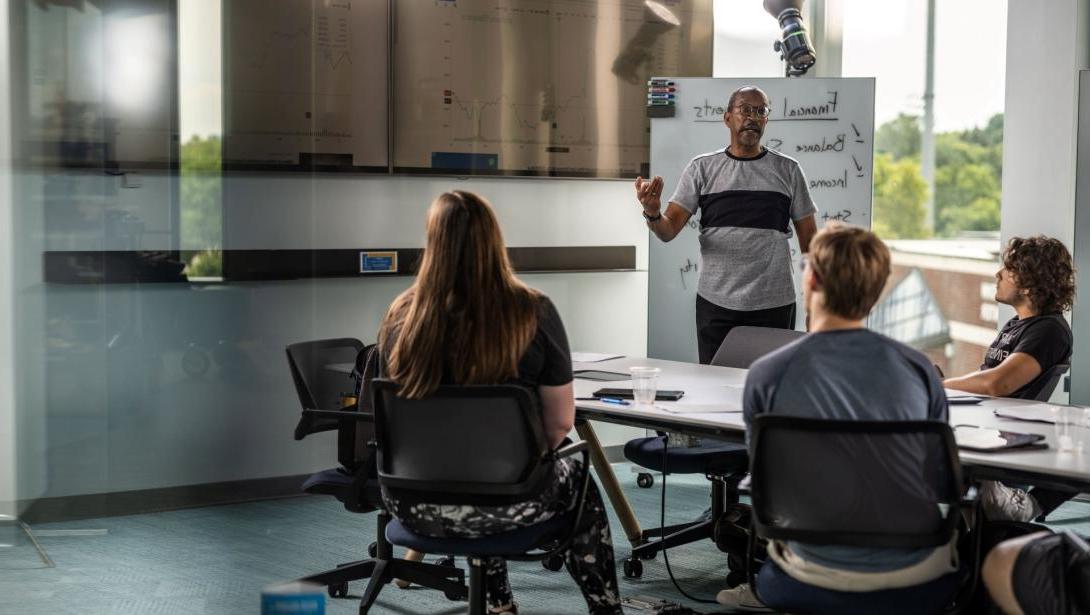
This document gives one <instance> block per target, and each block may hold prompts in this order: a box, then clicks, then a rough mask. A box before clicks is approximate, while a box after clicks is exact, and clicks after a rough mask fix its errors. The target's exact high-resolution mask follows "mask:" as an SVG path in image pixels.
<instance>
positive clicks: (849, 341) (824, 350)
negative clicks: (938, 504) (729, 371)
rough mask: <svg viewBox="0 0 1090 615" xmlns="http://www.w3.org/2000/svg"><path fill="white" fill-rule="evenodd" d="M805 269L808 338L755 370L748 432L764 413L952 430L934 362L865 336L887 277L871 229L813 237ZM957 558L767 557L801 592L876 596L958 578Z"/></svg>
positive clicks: (907, 552) (886, 554) (831, 549)
mask: <svg viewBox="0 0 1090 615" xmlns="http://www.w3.org/2000/svg"><path fill="white" fill-rule="evenodd" d="M804 263H805V267H806V269H805V271H804V273H803V296H804V299H805V304H806V309H807V313H808V314H809V316H810V331H811V334H810V335H807V336H806V337H804V338H801V339H799V340H798V341H796V342H793V343H792V344H790V345H788V346H785V347H783V348H781V349H779V350H777V351H775V352H773V353H771V354H768V355H766V356H764V357H762V358H761V359H759V360H758V361H757V362H755V363H754V364H753V366H752V367H751V368H750V370H749V375H748V377H747V378H746V386H745V393H744V396H743V408H744V412H745V421H746V425H747V426H748V425H749V424H750V423H751V421H752V420H753V417H754V416H756V415H758V414H761V413H773V414H784V415H791V416H799V417H811V418H823V419H839V420H844V419H857V420H926V419H934V420H941V421H946V420H947V402H946V395H945V392H944V391H943V388H942V383H941V382H940V381H939V378H938V373H937V372H936V370H935V369H934V367H933V366H932V365H931V363H930V362H929V361H928V360H927V358H926V357H925V356H924V355H923V354H921V353H920V352H918V351H916V350H913V349H912V348H909V347H908V346H905V345H904V344H901V343H900V342H896V341H894V340H892V339H890V338H888V337H885V336H883V335H880V334H878V333H875V332H873V331H870V330H868V329H866V328H864V325H863V320H864V319H865V318H866V316H867V314H868V313H869V312H870V309H871V308H872V307H873V306H874V304H875V303H876V302H877V301H878V297H879V296H880V295H881V293H882V289H883V288H884V286H885V284H886V279H887V278H888V277H889V273H890V256H889V250H888V249H887V248H886V246H885V244H883V243H882V241H881V240H880V239H878V237H876V236H875V235H874V234H873V233H871V232H870V231H867V230H865V229H862V228H857V227H848V226H842V225H830V226H827V227H826V228H825V229H823V230H821V231H819V232H818V233H817V235H815V236H814V238H813V240H812V242H811V244H810V253H809V255H808V256H807V257H805V260H804ZM890 454H896V451H890ZM773 480H774V477H773ZM952 548H953V547H952V545H951V546H949V547H946V546H944V547H940V548H939V549H931V548H928V549H868V548H859V547H839V546H828V545H807V544H799V543H789V544H786V545H772V546H771V547H770V557H772V558H773V559H774V560H775V561H776V563H777V564H778V565H779V566H780V567H781V568H783V570H784V572H786V573H787V574H789V575H791V576H792V577H793V578H795V579H796V580H798V581H801V582H803V583H808V584H811V585H816V586H820V587H825V588H827V589H842V590H851V591H872V590H878V589H892V588H896V587H910V586H914V585H918V584H920V583H924V582H927V581H930V580H932V579H935V578H938V577H940V576H942V575H943V574H946V573H949V572H953V571H954V570H956V568H957V567H956V558H954V554H953V553H952V551H951V550H952ZM944 550H945V551H944ZM718 598H719V602H721V603H722V604H726V605H729V606H734V607H735V608H737V609H740V610H751V611H759V610H764V609H763V605H761V604H760V602H758V601H757V600H756V599H755V598H754V596H753V595H752V593H751V592H750V590H749V588H748V587H746V586H744V585H743V586H739V587H736V588H733V589H728V590H723V591H722V592H720V593H719V596H718Z"/></svg>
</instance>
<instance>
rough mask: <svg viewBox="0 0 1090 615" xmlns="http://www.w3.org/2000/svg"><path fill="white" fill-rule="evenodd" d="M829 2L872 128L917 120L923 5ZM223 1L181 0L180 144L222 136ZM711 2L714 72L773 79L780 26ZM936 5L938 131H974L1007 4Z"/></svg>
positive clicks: (980, 0) (735, 1)
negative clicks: (871, 89) (870, 91)
mask: <svg viewBox="0 0 1090 615" xmlns="http://www.w3.org/2000/svg"><path fill="white" fill-rule="evenodd" d="M830 1H831V2H840V3H841V4H842V6H843V14H844V30H843V32H844V49H843V66H842V68H843V74H844V76H845V77H875V89H876V94H875V96H876V100H875V115H876V118H875V126H879V125H881V124H882V123H883V122H886V121H889V120H891V119H893V118H894V117H896V116H897V114H898V113H913V114H920V113H922V111H923V90H924V44H925V35H926V33H925V26H926V10H927V3H926V1H925V0H830ZM220 2H221V0H183V1H182V2H179V3H178V5H179V10H180V20H179V21H180V27H179V34H180V45H181V54H180V55H181V61H180V66H179V73H180V80H181V84H180V86H181V87H180V88H179V91H180V92H181V101H180V102H181V124H182V126H181V128H182V135H183V139H186V140H187V139H188V138H189V136H190V135H193V134H198V135H202V136H207V135H212V134H220V133H221V132H222V126H223V120H222V109H221V106H222V105H221V102H220V99H221V92H220V90H221V88H220V79H221V70H220V64H221V63H220V40H221V37H220ZM714 2H715V29H716V51H715V55H716V58H715V64H716V69H715V70H716V72H715V74H716V75H723V76H725V75H726V74H728V73H729V74H730V76H739V77H742V76H752V77H769V76H779V68H778V66H779V63H778V59H777V56H776V54H775V52H773V51H772V40H773V39H774V38H775V37H776V35H777V33H778V27H777V25H776V21H775V20H774V19H773V18H772V17H770V16H769V15H768V14H767V13H765V12H764V10H763V9H762V8H761V1H760V0H714ZM935 4H936V9H935V31H936V32H935V129H936V130H937V131H938V132H944V131H948V130H962V129H966V128H972V127H974V126H981V125H983V124H984V123H985V122H987V120H988V118H989V117H991V116H992V115H993V114H995V113H999V112H1002V111H1003V104H1004V77H1005V71H1006V33H1007V2H1006V1H1005V0H936V2H935ZM970 27H971V29H970ZM989 43H991V47H990V48H989V47H987V45H988V44H989ZM731 54H734V55H731ZM737 55H742V56H744V58H738V57H735V56H737ZM818 61H819V62H820V58H819V59H818ZM732 62H733V66H734V67H735V68H734V70H733V72H729V71H728V70H727V69H725V68H724V67H726V66H727V65H728V64H731V63H732ZM738 67H742V68H738ZM739 71H752V74H740V73H739Z"/></svg>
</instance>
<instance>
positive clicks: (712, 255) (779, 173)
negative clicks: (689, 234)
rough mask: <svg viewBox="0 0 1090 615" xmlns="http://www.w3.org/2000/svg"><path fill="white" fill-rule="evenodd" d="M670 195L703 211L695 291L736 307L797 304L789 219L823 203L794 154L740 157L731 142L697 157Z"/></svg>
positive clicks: (690, 208)
mask: <svg viewBox="0 0 1090 615" xmlns="http://www.w3.org/2000/svg"><path fill="white" fill-rule="evenodd" d="M670 201H672V202H675V203H677V204H678V205H680V206H682V207H684V208H685V209H686V210H687V211H688V212H689V213H690V214H695V213H696V211H697V209H698V208H699V209H700V260H701V263H700V281H699V282H698V283H697V288H696V292H697V294H699V295H700V296H701V297H703V298H705V299H707V300H708V301H710V302H712V303H714V304H716V305H718V306H720V307H724V308H727V309H731V310H746V311H752V310H764V309H768V308H774V307H780V306H783V305H787V304H789V303H794V302H795V287H794V285H793V284H792V282H791V254H790V248H789V246H788V243H787V239H788V237H790V232H791V228H790V226H791V221H793V220H800V219H802V218H805V217H807V216H810V215H812V214H814V212H816V211H817V207H815V206H814V201H813V199H811V198H810V190H809V189H808V188H807V185H806V178H805V177H804V176H803V174H802V168H800V167H799V163H798V161H796V160H795V159H794V158H790V157H788V156H784V155H783V154H781V153H779V152H777V151H775V150H770V149H765V150H764V151H762V152H761V154H760V155H759V156H756V157H754V158H737V157H735V156H732V155H731V154H730V153H728V152H727V151H726V148H724V149H722V150H718V151H714V152H709V153H707V154H701V155H700V156H697V157H696V158H693V159H692V160H691V161H690V162H689V164H688V165H687V166H686V167H685V170H684V171H683V172H682V173H681V179H680V180H679V181H678V185H677V189H676V190H675V191H674V196H672V197H670Z"/></svg>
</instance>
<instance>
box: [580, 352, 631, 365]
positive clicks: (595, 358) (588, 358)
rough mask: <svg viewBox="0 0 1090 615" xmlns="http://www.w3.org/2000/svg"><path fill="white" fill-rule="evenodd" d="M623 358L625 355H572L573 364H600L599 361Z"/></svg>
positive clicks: (586, 353) (602, 353)
mask: <svg viewBox="0 0 1090 615" xmlns="http://www.w3.org/2000/svg"><path fill="white" fill-rule="evenodd" d="M623 356H624V355H623V354H608V353H605V352H573V353H571V360H572V362H573V363H598V362H599V361H608V360H610V359H620V358H621V357H623Z"/></svg>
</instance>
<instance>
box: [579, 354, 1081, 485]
mask: <svg viewBox="0 0 1090 615" xmlns="http://www.w3.org/2000/svg"><path fill="white" fill-rule="evenodd" d="M637 365H640V366H650V367H658V368H660V369H661V370H662V372H661V373H660V374H659V380H658V388H659V389H660V390H666V389H681V390H683V391H685V395H684V397H682V398H681V400H679V401H676V402H659V401H656V402H655V403H654V405H653V406H652V407H644V406H637V405H631V406H616V405H613V404H607V403H602V402H595V401H582V400H581V401H576V407H577V408H578V409H581V410H584V414H588V415H598V417H599V418H601V417H602V416H603V415H608V417H609V418H610V419H611V420H613V421H615V422H620V423H624V422H626V421H631V422H632V423H634V424H637V425H638V424H641V421H654V422H656V423H660V424H661V423H668V424H669V425H672V426H676V429H677V431H685V430H686V428H687V427H689V428H704V429H708V428H712V429H716V430H719V431H733V432H741V431H743V430H744V429H745V425H744V423H743V420H742V413H741V410H742V401H741V393H742V386H743V384H744V383H745V379H746V370H744V369H734V368H729V367H714V366H711V365H697V364H693V363H681V362H677V361H664V360H660V359H643V358H638V357H635V358H633V357H623V358H620V359H612V360H609V361H599V362H595V363H575V364H574V369H576V370H580V369H593V370H602V371H610V372H619V373H628V368H629V367H632V366H637ZM631 386H632V383H631V381H620V380H619V381H613V382H599V381H590V380H583V379H580V378H578V376H577V377H576V380H575V396H576V397H577V398H578V397H590V396H591V394H592V393H593V392H594V391H596V390H598V389H600V388H607V387H609V388H628V387H631ZM1038 403H1039V402H1032V401H1024V400H1017V399H1005V398H986V399H985V400H984V401H983V402H981V403H980V404H978V405H952V406H950V424H951V425H959V424H969V425H976V426H978V427H989V428H995V429H1004V430H1008V431H1018V432H1023V433H1038V434H1042V435H1044V436H1045V438H1046V441H1047V442H1048V444H1049V448H1048V449H1026V450H1007V451H1003V452H998V453H978V452H970V451H961V452H960V457H961V462H962V464H963V465H964V466H968V467H972V468H973V469H974V473H975V474H977V475H980V476H983V477H992V478H1004V477H1011V476H1010V475H1012V474H1018V475H1024V477H1025V478H1032V477H1034V476H1037V477H1039V478H1046V479H1047V478H1054V479H1056V480H1058V481H1060V482H1063V483H1067V484H1080V486H1081V487H1082V488H1084V489H1090V451H1087V452H1083V453H1081V454H1080V453H1075V452H1060V451H1057V450H1055V448H1054V444H1053V442H1054V434H1053V427H1052V425H1049V424H1045V423H1034V422H1028V421H1018V420H1013V419H1005V418H1000V417H997V416H995V414H994V411H995V410H996V409H1003V408H1013V407H1017V406H1030V405H1034V404H1038ZM739 435H740V434H739ZM1039 482H1042V481H1039Z"/></svg>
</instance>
